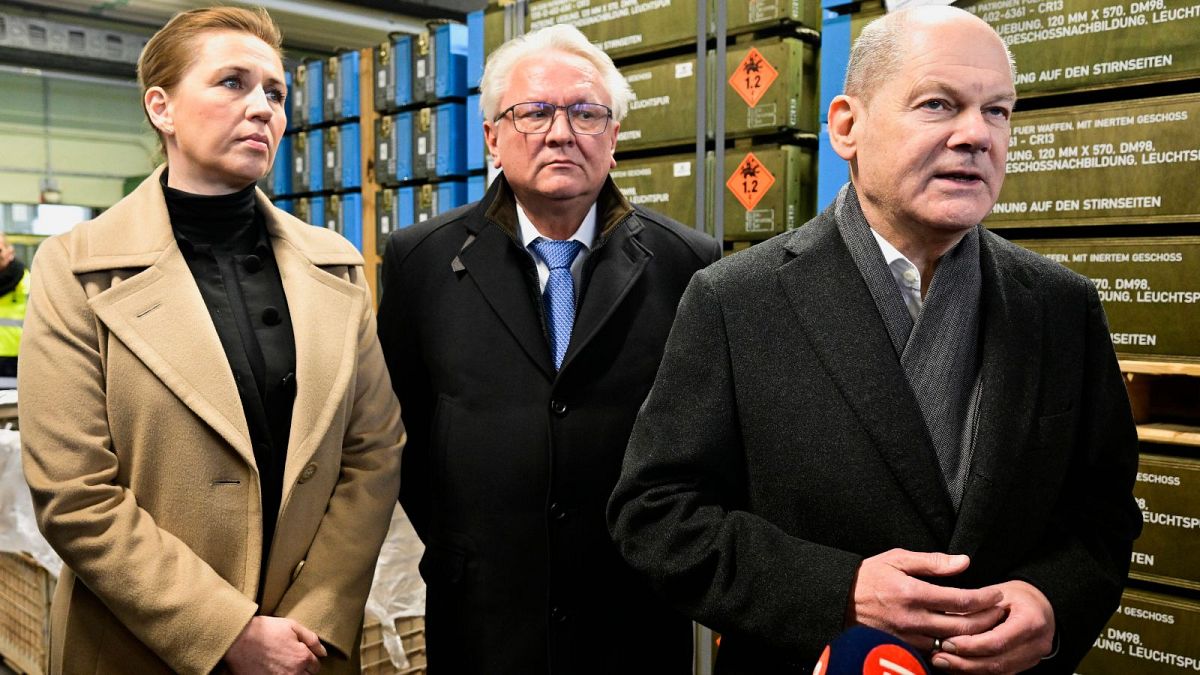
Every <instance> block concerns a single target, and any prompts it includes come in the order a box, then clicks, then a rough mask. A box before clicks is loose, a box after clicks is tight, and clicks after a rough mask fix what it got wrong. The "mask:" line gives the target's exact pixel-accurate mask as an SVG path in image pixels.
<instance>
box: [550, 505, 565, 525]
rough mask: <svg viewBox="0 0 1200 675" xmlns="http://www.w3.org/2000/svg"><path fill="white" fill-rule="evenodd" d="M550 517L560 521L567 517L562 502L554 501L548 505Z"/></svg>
mask: <svg viewBox="0 0 1200 675" xmlns="http://www.w3.org/2000/svg"><path fill="white" fill-rule="evenodd" d="M550 517H551V518H553V519H555V520H557V521H560V522H561V521H564V520H566V519H567V510H566V509H565V508H563V506H562V504H559V503H558V502H554V503H553V504H551V505H550Z"/></svg>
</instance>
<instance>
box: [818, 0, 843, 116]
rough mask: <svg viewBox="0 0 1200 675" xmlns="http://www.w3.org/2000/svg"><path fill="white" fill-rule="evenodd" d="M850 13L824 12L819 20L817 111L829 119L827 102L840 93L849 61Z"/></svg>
mask: <svg viewBox="0 0 1200 675" xmlns="http://www.w3.org/2000/svg"><path fill="white" fill-rule="evenodd" d="M850 42H851V41H850V15H849V14H835V13H834V12H829V11H827V12H825V17H824V19H822V22H821V78H820V81H821V92H820V101H819V102H818V103H817V105H818V106H819V108H818V110H817V113H818V114H819V115H820V119H821V123H822V124H824V123H825V122H828V121H829V103H830V102H831V101H833V98H834V97H835V96H837V95H838V94H840V93H842V83H843V82H844V81H845V79H846V66H847V65H849V63H850Z"/></svg>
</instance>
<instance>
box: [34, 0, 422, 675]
mask: <svg viewBox="0 0 1200 675" xmlns="http://www.w3.org/2000/svg"><path fill="white" fill-rule="evenodd" d="M279 45H280V36H279V31H278V29H277V28H276V27H275V25H274V24H273V23H272V22H271V19H270V17H269V16H267V14H266V13H265V12H263V11H261V10H259V11H249V10H243V9H234V8H212V9H200V10H195V11H190V12H185V13H182V14H179V15H177V16H176V17H175V18H173V19H172V20H171V21H170V22H169V23H168V24H167V25H166V26H165V27H164V28H163V29H162V30H161V31H159V32H158V33H157V34H156V35H155V36H154V37H153V38H152V39H151V40H150V42H149V43H148V44H147V45H146V48H145V50H144V52H143V54H142V56H141V59H140V62H139V64H138V75H139V79H140V82H141V85H142V91H143V101H144V103H145V110H146V115H147V118H148V119H149V121H150V123H151V124H152V125H153V127H154V129H155V130H156V131H157V132H158V135H159V137H160V139H161V141H162V145H163V149H164V151H165V154H166V157H167V162H166V164H165V165H164V166H162V167H160V168H159V169H158V170H157V171H155V172H154V174H153V175H151V176H150V177H149V178H148V179H146V181H145V182H143V183H142V184H141V186H139V187H138V188H137V189H136V190H135V191H134V192H133V193H132V194H130V195H129V196H128V197H126V198H125V199H123V200H121V201H120V202H118V203H117V204H116V205H115V206H113V207H112V208H111V209H109V210H107V211H106V212H105V213H104V214H102V215H101V216H100V217H98V218H96V219H95V220H92V221H90V222H86V223H83V224H81V225H79V226H77V227H76V228H75V229H73V230H72V231H71V232H69V233H67V234H65V235H62V236H60V237H55V238H53V239H51V240H49V241H47V242H46V243H45V244H43V245H42V247H41V250H40V252H39V255H38V258H37V261H36V270H37V272H36V274H35V275H34V284H33V291H32V298H31V303H30V309H29V313H28V317H27V319H26V327H25V340H24V341H23V344H22V353H21V370H20V381H19V385H20V396H21V433H22V436H23V439H24V440H23V443H24V456H25V471H26V476H27V478H28V481H29V485H30V489H31V490H32V493H33V498H34V503H35V505H36V508H37V511H38V519H39V524H40V526H41V528H42V531H43V532H44V533H45V535H46V538H47V539H48V540H49V541H50V543H51V545H53V546H54V548H55V549H56V550H57V551H58V553H59V554H60V555H61V556H62V558H63V560H64V562H65V563H66V567H65V568H64V570H63V574H62V578H61V579H60V580H59V584H58V590H57V592H56V594H55V598H54V605H53V615H52V644H51V662H52V666H51V670H52V671H53V672H55V673H76V672H87V673H139V674H142V673H155V672H170V671H175V672H181V673H208V672H211V671H212V670H214V669H228V670H231V671H233V672H241V673H302V672H308V673H314V672H317V670H318V669H320V670H322V672H346V673H351V672H353V673H357V672H358V671H359V667H358V659H357V646H358V639H359V634H360V629H361V621H362V616H363V605H364V603H365V601H366V596H367V591H368V588H369V586H370V582H371V574H372V571H373V568H374V562H375V558H376V556H377V554H378V551H379V547H380V544H381V543H382V540H383V537H384V535H385V533H386V530H387V527H388V522H389V518H390V514H391V512H392V509H393V506H394V504H395V501H396V494H397V489H398V480H399V474H398V464H399V457H400V446H401V443H402V439H403V429H402V426H401V423H400V411H399V408H398V405H397V403H396V399H395V397H394V395H393V394H392V390H391V386H390V382H389V380H388V377H387V372H386V369H385V367H384V363H383V358H382V356H381V354H380V350H379V346H378V343H377V341H376V338H375V321H374V318H373V316H372V310H371V303H370V300H369V296H368V292H367V288H366V284H365V283H364V276H363V269H362V258H361V257H360V255H359V253H358V252H357V251H355V250H354V248H353V247H352V246H350V245H349V244H348V243H347V242H346V241H345V240H343V239H341V238H340V237H338V236H337V235H336V234H334V233H332V232H329V231H327V230H323V229H319V228H314V227H311V226H309V225H306V224H304V223H302V222H300V221H298V220H296V219H295V218H292V217H291V216H289V215H287V214H286V213H283V212H282V211H280V210H278V209H276V208H275V207H273V206H272V205H271V204H270V202H269V201H267V199H266V198H265V197H264V196H263V195H262V194H261V193H259V192H257V191H256V190H255V188H254V184H255V181H256V180H257V179H259V178H260V177H261V176H263V175H264V174H265V173H266V172H267V171H268V169H269V168H270V166H271V162H272V160H273V158H274V156H275V151H276V149H277V147H278V143H279V139H280V136H281V135H282V133H283V129H284V126H285V120H284V108H283V102H284V99H285V97H286V96H287V91H286V89H285V85H284V73H283V67H282V63H281V60H280V53H279Z"/></svg>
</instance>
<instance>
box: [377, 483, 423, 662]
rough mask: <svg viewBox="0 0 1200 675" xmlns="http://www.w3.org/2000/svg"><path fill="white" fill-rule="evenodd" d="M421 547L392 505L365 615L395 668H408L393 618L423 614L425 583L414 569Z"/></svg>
mask: <svg viewBox="0 0 1200 675" xmlns="http://www.w3.org/2000/svg"><path fill="white" fill-rule="evenodd" d="M424 552H425V546H424V545H422V544H421V540H420V539H419V538H418V537H417V533H416V531H414V530H413V528H412V524H411V523H410V522H409V521H408V516H407V515H405V513H404V509H402V508H400V505H399V504H397V505H396V510H395V511H393V512H392V526H391V529H390V530H388V534H387V539H385V540H384V542H383V549H382V550H381V551H380V552H379V561H378V562H377V563H376V564H375V580H374V581H372V582H371V595H370V596H369V597H368V598H367V616H369V617H372V618H374V619H376V620H377V621H379V623H380V625H381V627H382V629H383V645H384V647H385V648H386V649H387V651H388V656H390V657H391V659H392V665H393V666H395V667H396V668H398V669H404V668H408V667H409V663H408V657H407V656H405V654H404V645H402V644H401V643H400V636H399V635H398V634H397V633H396V619H400V618H406V617H412V616H424V615H425V582H424V581H422V580H421V574H420V572H418V571H417V563H419V562H420V561H421V555H422V554H423V553H424Z"/></svg>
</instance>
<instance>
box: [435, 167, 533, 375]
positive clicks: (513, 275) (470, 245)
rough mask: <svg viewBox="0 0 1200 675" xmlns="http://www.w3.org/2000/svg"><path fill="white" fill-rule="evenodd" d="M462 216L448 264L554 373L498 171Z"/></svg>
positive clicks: (529, 268)
mask: <svg viewBox="0 0 1200 675" xmlns="http://www.w3.org/2000/svg"><path fill="white" fill-rule="evenodd" d="M475 208H476V211H475V213H474V214H472V217H470V218H468V219H467V232H468V236H467V240H466V241H465V242H464V243H463V247H462V250H461V251H459V253H458V256H457V257H455V258H454V260H453V262H452V263H451V269H453V270H454V271H455V272H460V273H461V272H465V273H466V274H467V275H469V276H470V277H471V278H472V279H473V280H474V282H475V286H476V288H478V289H479V293H480V295H482V296H483V298H484V300H485V301H487V303H488V305H489V306H491V308H492V311H494V312H495V313H496V316H497V317H499V318H500V321H501V322H502V323H503V324H504V326H505V328H507V329H508V332H509V333H511V334H512V336H513V339H515V340H516V341H517V344H519V345H521V349H523V350H524V351H525V353H526V354H528V355H529V358H530V360H531V361H533V363H534V365H536V366H537V367H538V368H539V369H540V370H541V371H542V374H543V375H545V376H546V379H550V380H553V379H554V377H555V372H554V361H553V358H552V356H551V354H550V339H549V337H548V333H547V329H546V325H545V319H544V318H543V316H542V311H541V308H540V307H541V302H542V299H541V297H540V295H539V293H538V281H537V268H536V267H535V266H534V262H533V258H531V257H530V256H529V254H528V253H527V252H526V251H525V250H524V249H522V248H521V246H520V244H518V243H517V239H516V236H517V235H516V228H517V211H516V202H515V201H514V199H513V196H512V192H511V191H510V190H509V188H508V183H507V182H506V181H505V179H504V175H503V174H501V175H500V176H499V177H498V178H497V179H496V180H495V182H493V184H492V187H491V189H489V190H488V193H487V194H486V195H485V196H484V198H483V199H482V200H480V202H479V204H478V205H477V206H476V207H475Z"/></svg>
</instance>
